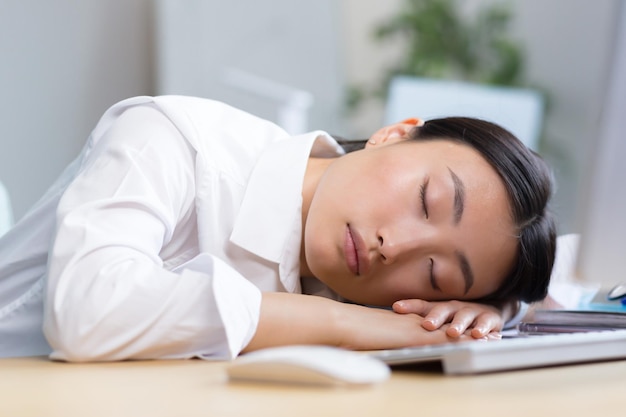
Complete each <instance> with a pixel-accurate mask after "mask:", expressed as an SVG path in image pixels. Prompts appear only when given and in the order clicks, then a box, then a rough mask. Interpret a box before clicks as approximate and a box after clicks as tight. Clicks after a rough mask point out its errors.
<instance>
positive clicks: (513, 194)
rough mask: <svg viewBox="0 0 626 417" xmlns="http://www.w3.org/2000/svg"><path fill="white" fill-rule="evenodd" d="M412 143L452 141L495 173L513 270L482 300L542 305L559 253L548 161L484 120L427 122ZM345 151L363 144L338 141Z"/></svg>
mask: <svg viewBox="0 0 626 417" xmlns="http://www.w3.org/2000/svg"><path fill="white" fill-rule="evenodd" d="M409 136H410V138H411V139H413V140H418V141H428V140H451V141H454V142H459V143H463V144H466V145H468V146H471V147H472V148H474V149H475V150H477V151H478V152H479V153H480V154H481V155H482V156H483V157H484V158H485V160H486V161H487V162H488V163H489V164H490V165H491V166H492V167H493V168H494V169H495V170H496V172H497V173H498V175H499V176H500V178H502V181H503V183H504V186H505V188H506V191H507V194H508V198H509V203H510V205H511V215H512V217H513V221H514V223H515V225H516V226H517V229H518V230H517V234H518V236H517V237H518V242H519V244H518V249H517V257H516V260H515V265H514V266H513V269H512V270H511V271H510V272H509V274H508V276H507V277H506V279H505V280H504V282H503V284H502V285H501V287H500V288H499V289H498V290H496V291H495V292H494V293H492V294H490V295H489V296H487V297H485V298H484V299H483V300H482V301H486V302H491V301H502V300H507V299H518V300H522V301H525V302H528V303H530V302H534V301H539V300H542V299H544V298H545V297H546V295H547V293H548V284H549V283H550V275H551V272H552V266H553V264H554V257H555V252H556V223H555V221H554V217H553V216H552V214H551V213H550V211H549V209H548V201H549V200H550V197H551V196H552V173H551V171H550V169H549V167H548V165H547V164H546V162H545V161H544V160H543V159H542V158H541V157H540V156H539V155H538V154H537V153H535V152H534V151H532V150H531V149H529V148H527V147H526V146H525V145H524V144H523V143H522V142H521V141H520V140H519V139H517V138H516V137H515V136H514V135H513V134H512V133H511V132H509V131H507V130H506V129H504V128H502V127H500V126H498V125H496V124H494V123H490V122H487V121H484V120H479V119H473V118H467V117H447V118H442V119H434V120H429V121H427V122H426V123H425V124H424V125H423V126H418V127H415V128H414V129H413V130H411V132H410V133H409ZM340 144H341V145H342V146H343V147H344V149H345V150H346V152H350V151H353V150H357V149H359V148H362V147H363V146H364V145H365V142H364V141H356V142H354V141H346V140H340Z"/></svg>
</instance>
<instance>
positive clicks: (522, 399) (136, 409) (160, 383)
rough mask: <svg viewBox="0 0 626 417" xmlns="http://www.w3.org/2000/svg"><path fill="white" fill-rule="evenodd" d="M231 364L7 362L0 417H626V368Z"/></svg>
mask: <svg viewBox="0 0 626 417" xmlns="http://www.w3.org/2000/svg"><path fill="white" fill-rule="evenodd" d="M224 367H225V364H224V363H212V362H205V361H201V360H188V361H145V362H124V363H110V364H66V363H53V362H50V361H48V360H47V359H44V358H22V359H0V416H3V417H4V416H7V417H29V416H37V417H55V416H62V417H73V416H80V417H91V416H107V417H108V416H115V417H124V416H133V417H143V416H146V417H159V416H175V417H191V416H211V417H221V416H237V417H242V416H276V417H278V416H289V417H295V416H316V417H332V416H342V417H343V416H357V417H362V416H380V417H387V416H400V417H404V416H407V417H412V416H419V417H422V416H474V415H475V416H481V417H485V416H498V417H501V416H507V417H509V416H524V417H528V416H537V417H539V416H554V417H560V416H566V417H572V416H585V417H609V416H620V417H621V416H624V415H625V413H626V411H625V408H626V405H625V401H626V400H625V399H624V397H625V396H624V393H625V392H626V361H619V362H606V363H599V364H588V365H576V366H567V367H558V368H550V369H535V370H526V371H515V372H507V373H499V374H488V375H479V376H459V377H450V376H444V375H442V374H441V373H440V372H432V371H431V372H429V371H424V370H410V371H409V370H402V371H394V373H393V376H392V378H391V379H390V380H389V381H387V382H385V383H383V384H380V385H375V386H369V387H365V388H314V387H301V386H300V387H294V386H288V387H285V386H278V385H264V384H252V383H245V384H244V383H229V382H228V379H227V377H226V374H225V370H224Z"/></svg>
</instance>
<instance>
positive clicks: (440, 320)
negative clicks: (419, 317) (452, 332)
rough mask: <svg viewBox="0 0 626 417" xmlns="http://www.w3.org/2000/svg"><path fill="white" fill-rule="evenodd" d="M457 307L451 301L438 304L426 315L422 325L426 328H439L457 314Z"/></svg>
mask: <svg viewBox="0 0 626 417" xmlns="http://www.w3.org/2000/svg"><path fill="white" fill-rule="evenodd" d="M456 310H457V308H456V307H455V306H453V305H452V304H450V303H442V304H436V305H434V306H433V308H431V310H430V312H429V313H428V314H427V315H426V317H424V321H423V322H422V327H423V328H425V329H426V330H437V329H438V328H440V327H441V326H442V325H444V324H445V323H448V322H449V321H450V319H452V317H453V316H454V315H455V313H456Z"/></svg>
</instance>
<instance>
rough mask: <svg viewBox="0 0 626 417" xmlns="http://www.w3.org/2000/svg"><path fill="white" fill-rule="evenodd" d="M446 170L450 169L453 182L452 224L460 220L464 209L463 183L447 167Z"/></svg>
mask: <svg viewBox="0 0 626 417" xmlns="http://www.w3.org/2000/svg"><path fill="white" fill-rule="evenodd" d="M448 171H450V176H451V177H452V182H453V183H454V224H455V225H456V224H459V222H460V221H461V218H462V217H463V210H464V209H465V184H463V181H461V178H459V176H458V175H456V174H455V173H454V171H452V169H450V168H449V167H448Z"/></svg>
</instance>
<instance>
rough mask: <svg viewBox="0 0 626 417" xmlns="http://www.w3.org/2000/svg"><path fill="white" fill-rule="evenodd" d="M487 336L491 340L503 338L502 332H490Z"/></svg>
mask: <svg viewBox="0 0 626 417" xmlns="http://www.w3.org/2000/svg"><path fill="white" fill-rule="evenodd" d="M487 337H488V338H489V339H491V340H500V339H502V334H500V333H489V334H488V335H487Z"/></svg>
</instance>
